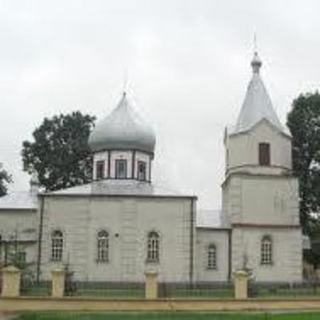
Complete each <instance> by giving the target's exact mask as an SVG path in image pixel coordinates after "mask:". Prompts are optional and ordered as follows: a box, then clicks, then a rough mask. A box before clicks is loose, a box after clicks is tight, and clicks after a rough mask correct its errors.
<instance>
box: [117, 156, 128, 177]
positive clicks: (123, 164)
mask: <svg viewBox="0 0 320 320" xmlns="http://www.w3.org/2000/svg"><path fill="white" fill-rule="evenodd" d="M126 178H127V160H123V159H118V160H116V179H126Z"/></svg>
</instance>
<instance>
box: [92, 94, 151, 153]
mask: <svg viewBox="0 0 320 320" xmlns="http://www.w3.org/2000/svg"><path fill="white" fill-rule="evenodd" d="M155 142H156V138H155V133H154V131H153V129H152V128H151V127H150V126H149V125H148V124H147V123H145V121H144V120H142V118H141V117H140V116H139V114H138V113H137V112H136V111H135V110H134V109H133V108H132V107H131V106H130V104H129V103H128V99H127V96H126V94H125V93H124V94H123V96H122V98H121V100H120V102H119V104H118V106H117V107H116V108H115V109H114V110H113V111H112V112H111V114H110V115H109V116H107V117H106V118H104V119H103V120H102V121H100V122H99V123H98V124H97V126H96V127H95V128H94V130H93V131H92V133H91V135H90V137H89V146H90V148H91V150H92V151H93V152H97V151H102V150H110V149H111V150H133V149H136V150H141V151H145V152H148V153H153V152H154V147H155Z"/></svg>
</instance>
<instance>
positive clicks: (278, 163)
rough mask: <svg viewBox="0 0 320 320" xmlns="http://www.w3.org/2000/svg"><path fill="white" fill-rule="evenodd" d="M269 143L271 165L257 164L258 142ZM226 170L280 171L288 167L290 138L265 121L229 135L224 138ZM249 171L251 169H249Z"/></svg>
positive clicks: (289, 162) (289, 164)
mask: <svg viewBox="0 0 320 320" xmlns="http://www.w3.org/2000/svg"><path fill="white" fill-rule="evenodd" d="M263 142H266V143H270V147H271V149H270V154H271V166H270V167H268V166H259V167H258V168H257V167H256V166H258V161H259V154H258V146H259V143H263ZM226 152H227V154H228V156H227V168H226V169H227V170H231V171H233V172H234V171H235V170H238V171H243V166H246V171H248V170H249V171H250V170H252V172H253V173H257V172H261V173H265V174H269V173H280V172H281V169H279V168H273V167H272V166H275V167H284V168H288V169H290V168H291V167H292V163H291V140H290V138H288V137H286V136H284V135H283V134H281V133H280V132H279V131H278V130H275V129H274V128H273V127H272V126H271V125H270V124H269V123H268V122H267V121H265V120H264V121H262V122H260V123H259V124H257V125H256V126H255V127H254V128H253V129H252V130H250V131H249V132H246V133H241V134H236V135H230V136H228V137H227V139H226ZM250 172H251V171H250Z"/></svg>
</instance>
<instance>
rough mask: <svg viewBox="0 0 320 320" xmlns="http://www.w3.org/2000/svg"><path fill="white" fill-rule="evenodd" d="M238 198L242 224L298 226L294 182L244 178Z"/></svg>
mask: <svg viewBox="0 0 320 320" xmlns="http://www.w3.org/2000/svg"><path fill="white" fill-rule="evenodd" d="M241 198H242V199H241V203H242V208H241V214H242V219H241V222H242V223H246V222H247V223H257V224H287V225H299V194H298V180H297V178H294V177H287V176H282V177H280V176H279V177H273V176H265V177H260V176H252V177H251V176H247V177H244V178H243V179H242V180H241Z"/></svg>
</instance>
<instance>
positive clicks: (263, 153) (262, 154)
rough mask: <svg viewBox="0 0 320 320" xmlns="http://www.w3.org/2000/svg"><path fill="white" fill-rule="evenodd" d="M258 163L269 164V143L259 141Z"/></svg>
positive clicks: (261, 164)
mask: <svg viewBox="0 0 320 320" xmlns="http://www.w3.org/2000/svg"><path fill="white" fill-rule="evenodd" d="M259 165H260V166H270V144H269V143H259Z"/></svg>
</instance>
